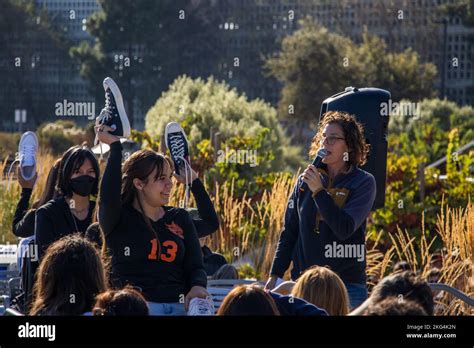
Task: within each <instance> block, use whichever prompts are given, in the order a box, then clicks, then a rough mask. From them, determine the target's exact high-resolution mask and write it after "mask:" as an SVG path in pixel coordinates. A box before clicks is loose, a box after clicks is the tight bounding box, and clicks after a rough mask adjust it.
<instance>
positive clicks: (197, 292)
mask: <svg viewBox="0 0 474 348" xmlns="http://www.w3.org/2000/svg"><path fill="white" fill-rule="evenodd" d="M209 296H210V295H209V293H208V292H207V290H206V288H203V287H202V286H197V285H196V286H193V287H192V288H191V290H189V292H188V294H187V295H186V297H185V298H184V309H185V310H186V311H187V310H188V308H189V302H191V300H192V299H193V298H195V297H200V298H207V297H209Z"/></svg>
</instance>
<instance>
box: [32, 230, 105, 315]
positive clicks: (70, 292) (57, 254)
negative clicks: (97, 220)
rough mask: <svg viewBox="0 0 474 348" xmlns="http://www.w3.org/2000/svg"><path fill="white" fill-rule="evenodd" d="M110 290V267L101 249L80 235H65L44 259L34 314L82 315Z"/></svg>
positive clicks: (33, 307) (36, 288)
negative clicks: (98, 297)
mask: <svg viewBox="0 0 474 348" xmlns="http://www.w3.org/2000/svg"><path fill="white" fill-rule="evenodd" d="M106 289H107V273H106V267H105V266H104V263H103V261H102V259H101V257H100V255H99V251H98V250H97V249H96V248H95V247H94V245H93V244H92V243H91V242H89V241H88V240H87V239H85V238H83V237H81V236H80V235H79V234H72V235H68V236H65V237H63V238H61V239H59V240H57V241H56V242H54V243H53V244H51V245H50V246H49V247H48V249H47V250H46V254H45V255H44V256H43V259H42V260H41V263H40V265H39V268H38V271H37V272H36V279H35V285H34V288H33V298H34V300H33V304H32V309H31V315H81V314H83V313H85V312H88V311H90V310H91V308H92V306H93V305H94V302H95V296H96V295H97V294H99V293H101V292H103V291H105V290H106ZM71 296H74V297H71Z"/></svg>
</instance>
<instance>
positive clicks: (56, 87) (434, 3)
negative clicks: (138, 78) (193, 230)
mask: <svg viewBox="0 0 474 348" xmlns="http://www.w3.org/2000/svg"><path fill="white" fill-rule="evenodd" d="M452 2H453V0H394V1H371V0H339V1H327V0H219V1H217V7H216V11H217V13H216V14H215V15H216V16H218V18H219V21H218V22H219V24H218V27H217V28H215V29H216V30H217V31H218V32H219V35H218V39H219V40H220V41H221V43H220V47H221V48H222V49H221V51H220V52H219V63H218V64H217V66H216V67H215V69H214V71H213V72H212V74H213V75H214V76H215V77H216V78H217V79H218V80H225V81H226V82H227V83H229V84H230V85H231V86H232V87H236V88H237V89H238V90H239V92H244V93H245V94H246V95H247V96H248V97H249V98H251V99H254V98H261V99H264V100H266V101H268V102H270V103H272V104H274V105H276V103H277V102H278V99H279V94H280V90H281V85H280V84H279V83H278V81H276V80H275V79H274V78H272V77H268V76H266V75H265V71H264V69H263V63H264V57H266V56H269V55H272V54H275V53H276V52H278V51H279V49H280V47H281V40H282V39H283V38H284V37H285V36H286V35H290V34H291V33H292V32H293V31H295V30H296V29H297V22H298V20H300V19H302V18H304V17H306V16H311V17H312V18H313V19H314V20H316V21H317V22H319V23H320V24H322V25H324V26H326V27H328V28H329V29H330V30H332V31H335V32H338V33H341V34H344V35H346V36H348V37H350V38H351V39H352V40H354V41H356V42H358V41H360V39H361V35H362V33H363V30H364V28H366V29H367V30H368V31H369V33H372V34H375V35H378V36H380V37H382V38H383V39H384V40H385V41H386V42H387V45H388V47H389V49H391V50H394V51H401V50H404V49H406V48H409V47H412V48H413V49H414V50H415V51H417V52H419V54H420V56H421V59H422V61H424V62H427V61H432V62H433V63H435V65H436V66H437V68H438V72H439V74H440V79H439V81H438V83H437V85H436V86H434V87H435V88H437V89H438V90H439V91H440V92H439V95H440V96H441V97H442V96H443V95H445V96H446V97H447V98H448V99H450V100H453V101H455V102H457V103H458V104H461V105H466V104H467V105H472V104H474V66H473V62H474V59H473V57H474V45H473V42H474V28H473V27H466V26H464V25H463V24H462V23H461V20H460V18H456V17H454V18H447V22H446V30H445V28H444V24H443V23H442V22H441V21H440V20H439V19H440V18H438V17H436V15H435V14H436V10H437V8H438V7H439V6H440V5H443V4H445V3H452ZM35 3H36V5H37V6H38V8H41V9H44V10H45V11H46V12H47V13H48V16H49V18H50V19H51V21H52V23H53V24H54V26H55V27H56V28H57V29H58V30H60V31H61V33H62V34H63V36H64V38H65V39H66V40H67V42H68V43H69V44H70V45H71V46H73V45H77V44H78V43H79V42H80V41H83V40H93V38H92V37H91V36H90V35H89V34H88V32H87V28H86V26H85V23H86V19H87V18H88V17H89V16H90V15H91V14H92V13H94V12H95V11H98V10H100V6H99V4H98V3H97V1H96V0H35ZM400 11H402V12H400ZM400 15H401V17H402V18H400ZM445 18H446V17H445ZM444 39H446V41H444ZM444 49H445V50H446V52H445V54H443V51H444ZM58 57H59V56H58V55H56V54H55V53H54V49H53V48H52V47H50V46H49V45H48V44H47V43H42V44H40V43H38V45H37V47H35V50H34V54H33V56H32V57H31V58H30V59H31V62H32V64H34V65H35V68H34V69H36V71H35V72H34V73H32V74H31V75H29V77H28V78H29V79H31V81H30V82H31V83H32V98H34V99H35V100H38V101H42V102H44V103H45V104H44V105H47V107H46V110H43V109H42V110H41V112H42V113H45V112H46V115H43V114H42V115H41V120H44V119H47V120H50V121H54V120H56V119H57V117H56V116H55V114H54V105H55V104H56V103H57V102H62V101H63V100H67V101H71V102H91V103H93V102H96V104H95V105H96V108H95V109H96V110H95V112H96V114H97V113H98V112H99V111H100V109H101V108H102V100H98V101H96V100H94V98H93V97H92V96H91V95H90V93H89V91H88V90H89V85H88V82H87V81H85V80H84V79H83V78H82V77H81V76H80V73H79V65H78V64H77V62H74V61H73V60H72V59H70V58H68V59H66V58H65V59H59V58H58ZM176 59H179V57H176ZM203 59H204V58H203ZM203 65H205V64H200V62H196V65H195V67H193V75H195V76H202V77H203V78H206V77H207V75H208V72H207V71H206V72H203V71H199V67H200V66H203ZM443 65H444V69H443ZM443 72H444V80H443V79H442V78H441V74H442V73H443ZM181 74H182V72H181V71H176V72H175V76H179V75H181ZM0 88H2V87H0ZM3 88H8V87H7V86H3ZM161 92H162V91H157V92H156V95H157V98H158V97H159V95H160V94H161ZM335 92H337V91H335ZM0 94H1V93H0ZM0 103H3V104H8V105H10V107H9V109H8V112H7V113H6V114H7V115H6V117H5V116H3V115H2V118H1V123H0V129H3V130H7V131H14V130H16V129H17V127H18V126H17V124H15V123H14V119H13V116H14V109H15V108H18V107H22V108H27V106H24V105H18V104H23V103H24V101H20V102H19V101H15V100H10V99H8V100H6V97H4V98H3V99H2V97H1V96H0ZM4 109H5V108H2V110H4ZM133 110H134V112H133V113H134V114H133V115H129V116H130V117H131V118H132V124H133V125H134V127H135V128H137V129H143V126H144V118H145V117H144V116H145V113H146V111H147V110H146V107H141V106H140V105H139V103H138V101H137V102H134V108H133ZM28 113H29V114H30V115H31V114H32V113H33V116H34V113H35V111H34V110H28ZM31 119H32V120H33V121H31V122H34V121H35V118H34V117H33V118H31ZM37 119H40V118H39V117H38V118H37ZM64 119H68V117H64ZM69 119H74V120H75V121H76V122H78V123H79V124H85V123H87V122H88V120H87V118H86V117H69ZM37 123H39V122H36V125H37Z"/></svg>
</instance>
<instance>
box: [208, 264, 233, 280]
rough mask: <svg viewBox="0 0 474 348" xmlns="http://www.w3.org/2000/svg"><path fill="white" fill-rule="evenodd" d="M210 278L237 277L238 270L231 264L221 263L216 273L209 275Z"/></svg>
mask: <svg viewBox="0 0 474 348" xmlns="http://www.w3.org/2000/svg"><path fill="white" fill-rule="evenodd" d="M211 278H212V279H214V280H216V279H239V272H238V271H237V268H235V266H233V265H222V266H221V267H220V268H219V269H218V270H217V271H216V273H214V274H213V275H212V277H211Z"/></svg>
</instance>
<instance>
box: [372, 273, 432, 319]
mask: <svg viewBox="0 0 474 348" xmlns="http://www.w3.org/2000/svg"><path fill="white" fill-rule="evenodd" d="M390 296H394V297H396V298H402V299H403V300H412V301H414V302H416V303H418V304H419V305H421V306H422V307H423V309H424V310H425V312H426V313H427V314H428V315H433V310H434V300H433V292H432V291H431V289H430V287H429V285H428V283H427V282H426V281H425V280H423V279H422V278H421V277H419V276H417V275H416V274H415V273H413V272H411V271H406V272H401V273H394V274H391V275H389V276H387V277H385V278H383V279H382V280H381V281H380V282H379V283H378V284H377V285H376V286H375V287H374V289H373V290H372V294H371V295H370V300H371V302H372V303H373V304H375V303H378V302H380V301H383V300H384V299H386V298H387V297H390Z"/></svg>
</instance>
